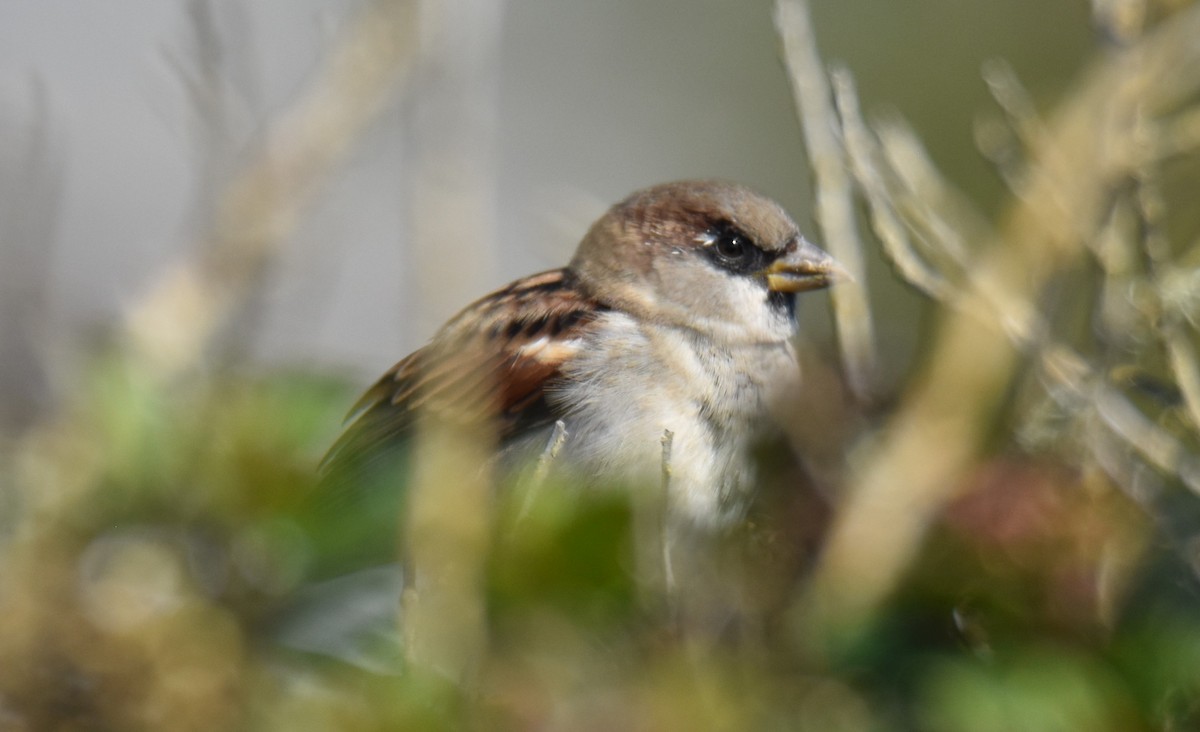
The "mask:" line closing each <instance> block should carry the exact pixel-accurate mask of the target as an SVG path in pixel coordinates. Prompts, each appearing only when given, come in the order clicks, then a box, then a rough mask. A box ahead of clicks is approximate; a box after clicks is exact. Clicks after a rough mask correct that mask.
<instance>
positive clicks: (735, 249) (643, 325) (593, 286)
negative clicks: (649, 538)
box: [323, 180, 842, 528]
mask: <svg viewBox="0 0 1200 732" xmlns="http://www.w3.org/2000/svg"><path fill="white" fill-rule="evenodd" d="M841 273H842V270H841V269H840V267H839V266H838V264H837V263H836V262H835V261H834V260H833V259H832V258H831V257H830V256H829V255H828V254H826V253H825V252H824V251H822V250H821V249H819V248H817V247H816V246H814V245H813V244H811V243H810V242H809V241H807V240H806V239H805V238H804V237H803V236H802V235H801V233H800V231H799V229H798V228H797V226H796V224H795V223H794V222H793V221H792V219H791V218H790V217H789V216H788V214H787V213H786V212H785V211H784V209H783V208H782V207H781V206H779V204H777V203H775V202H774V201H772V200H770V199H769V198H766V197H764V196H762V195H760V194H758V193H755V192H753V191H752V190H750V189H748V188H746V187H744V186H741V185H738V184H733V183H728V182H721V181H710V180H685V181H679V182H673V183H666V184H662V185H657V186H653V187H650V188H646V189H644V190H640V191H637V192H635V193H633V194H632V195H630V196H629V197H628V198H626V199H625V200H623V201H621V202H620V203H618V204H616V205H615V206H613V207H612V208H611V209H609V210H608V212H607V213H605V214H604V215H603V216H602V217H601V218H600V219H599V220H598V221H596V222H595V223H594V224H593V225H592V226H591V228H590V229H589V231H588V232H587V234H586V235H585V236H584V237H583V240H582V241H581V242H580V244H579V246H578V249H577V251H576V252H575V255H574V257H573V258H572V259H571V261H570V263H569V264H568V265H567V266H566V267H563V268H561V269H554V270H550V271H547V272H542V273H539V274H534V275H531V276H529V277H525V278H524V279H520V280H517V281H515V282H513V283H511V284H509V285H507V286H505V287H502V288H500V289H499V290H496V291H495V292H493V293H491V294H489V295H486V296H484V297H483V298H481V299H479V300H477V301H475V302H474V303H472V304H470V305H468V306H467V307H466V308H465V309H463V310H462V311H461V312H459V313H458V314H457V315H456V316H454V317H453V318H452V319H451V320H450V321H449V322H448V323H446V324H445V326H443V327H442V328H441V329H440V330H439V331H438V332H437V334H436V335H435V336H434V337H433V339H432V340H431V342H430V343H429V344H428V345H426V346H425V347H423V348H421V349H420V350H418V351H416V352H414V353H412V354H411V355H409V356H408V357H406V358H404V359H403V360H401V361H400V362H399V363H397V364H396V365H395V366H394V367H393V368H392V369H391V370H389V371H388V372H387V373H386V374H384V375H383V377H382V378H380V379H379V380H378V382H376V383H375V385H374V386H372V387H371V388H370V389H369V390H368V391H367V392H366V393H365V394H364V395H363V397H362V398H361V399H360V400H359V402H358V403H357V405H356V406H355V407H354V408H353V410H352V411H351V415H352V417H351V420H352V421H351V422H350V424H349V427H348V428H347V429H346V430H345V432H344V433H343V434H342V436H341V437H340V438H339V439H338V440H337V441H336V443H335V444H334V445H333V447H332V448H331V449H330V451H329V453H328V454H327V456H326V458H325V460H324V465H323V470H324V471H325V472H326V473H339V472H349V473H354V472H355V471H358V472H361V468H362V466H364V465H372V464H376V465H380V464H384V463H385V462H386V461H383V460H382V459H381V458H380V456H393V457H394V456H396V455H397V454H403V450H404V446H405V445H406V444H407V443H408V441H409V440H410V438H411V437H412V434H413V432H414V429H415V427H416V415H417V414H418V412H420V411H421V410H422V409H435V410H436V411H438V412H439V413H442V414H454V415H455V416H456V417H457V418H468V419H469V418H478V419H489V420H492V424H493V425H494V428H495V431H496V434H497V436H498V446H499V449H498V454H497V455H498V459H499V460H500V461H501V462H502V463H503V464H504V465H510V466H511V465H517V464H520V463H521V462H522V461H528V460H530V459H536V458H537V457H538V455H539V454H541V453H542V452H543V451H544V450H545V448H546V446H547V444H548V441H549V440H550V439H551V436H552V434H553V433H554V429H555V425H556V423H558V422H560V421H561V423H562V425H563V427H565V430H566V437H565V441H563V442H562V443H561V450H560V452H559V453H558V454H557V455H556V457H555V458H554V462H555V465H556V466H562V468H563V469H564V470H565V471H567V473H566V474H568V475H571V476H574V477H575V478H576V479H578V480H579V481H580V482H584V483H588V484H601V485H602V484H606V483H607V484H608V485H618V484H619V485H632V486H636V485H641V484H653V485H655V486H661V485H662V480H663V478H662V475H663V457H664V453H663V448H662V443H661V440H662V438H663V435H664V433H665V432H666V431H669V432H670V433H671V435H672V438H671V442H672V449H671V459H670V465H669V469H670V478H669V481H668V483H667V485H668V489H667V505H668V515H669V516H671V517H673V518H675V519H678V520H682V521H683V522H685V523H686V524H688V525H691V526H695V527H704V528H719V527H722V526H728V525H730V524H731V523H732V522H735V521H737V520H738V518H739V517H741V516H742V515H743V514H744V511H745V508H746V506H747V501H748V499H749V498H750V497H751V495H752V491H753V487H754V481H755V468H754V462H753V460H752V456H751V448H752V447H753V445H754V444H755V442H756V440H757V438H758V437H759V436H760V435H762V434H763V430H764V429H765V428H766V427H767V425H768V424H769V419H768V417H769V415H768V410H769V406H770V404H771V402H772V400H773V399H774V398H775V397H776V395H777V394H778V393H779V392H780V391H781V390H782V389H784V388H786V387H787V386H788V385H789V384H790V383H791V382H793V381H794V380H795V379H798V378H799V370H798V366H797V363H796V354H795V350H794V345H793V337H794V336H795V335H796V330H797V325H796V296H797V295H798V294H799V293H802V292H806V291H810V290H817V289H820V288H824V287H827V286H828V285H830V284H831V283H832V282H834V281H835V280H836V279H838V278H839V276H840V275H841ZM480 393H482V394H483V395H484V398H482V399H481V398H478V394H480ZM387 464H389V465H392V466H395V465H396V463H387ZM397 469H398V468H397Z"/></svg>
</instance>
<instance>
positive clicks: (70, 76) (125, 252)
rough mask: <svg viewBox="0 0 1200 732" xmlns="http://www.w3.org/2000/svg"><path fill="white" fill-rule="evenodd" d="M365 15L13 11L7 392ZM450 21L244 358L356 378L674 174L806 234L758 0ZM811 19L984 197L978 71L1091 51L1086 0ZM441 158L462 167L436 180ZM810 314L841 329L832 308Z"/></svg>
mask: <svg viewBox="0 0 1200 732" xmlns="http://www.w3.org/2000/svg"><path fill="white" fill-rule="evenodd" d="M359 6H361V3H357V2H349V1H343V0H322V1H320V2H315V1H314V2H308V1H303V2H295V1H293V0H287V1H284V0H263V1H261V2H254V3H215V2H208V3H206V2H184V1H182V0H180V1H178V2H160V1H158V0H141V1H138V0H134V1H132V2H128V3H121V4H119V5H112V4H85V5H80V4H79V3H73V2H66V1H59V0H11V1H10V2H5V3H3V6H2V7H0V99H2V100H3V106H2V107H0V110H2V115H0V125H2V127H0V132H2V136H0V154H2V155H3V158H2V159H3V161H4V165H3V168H2V170H0V176H2V177H0V185H2V186H3V188H2V189H0V190H2V191H3V196H2V199H0V200H2V201H3V205H4V210H3V220H2V221H0V231H2V232H3V236H2V239H0V241H2V242H3V245H2V248H0V279H2V282H0V290H2V291H3V293H4V294H3V295H0V297H3V303H4V307H3V309H2V313H0V317H3V319H4V322H5V325H4V327H3V329H2V330H0V333H3V338H4V343H3V346H2V348H0V352H3V354H4V363H5V364H6V367H5V371H4V377H3V378H4V384H5V388H4V389H3V394H4V395H5V397H4V398H5V400H6V401H9V402H11V401H12V400H14V399H15V400H21V401H28V400H37V401H38V403H39V404H44V403H46V402H45V399H46V398H47V395H48V393H53V392H54V391H55V390H56V389H60V388H63V384H61V383H60V381H59V380H61V379H65V378H67V376H68V374H69V373H70V368H69V367H68V366H67V364H69V363H71V361H72V359H73V358H74V356H75V355H77V353H78V348H79V343H80V342H81V341H86V340H87V338H88V334H89V333H93V332H95V331H96V330H97V329H101V330H103V329H105V328H108V327H111V325H112V324H113V323H115V322H118V321H120V320H121V318H122V317H124V316H126V315H127V314H128V309H129V308H130V307H131V306H132V304H133V303H135V302H137V301H138V298H140V297H142V296H144V295H145V294H146V293H147V292H148V290H149V289H150V287H151V285H152V283H154V282H155V281H156V278H159V277H161V276H162V275H163V272H164V271H166V270H167V269H168V268H169V267H170V266H172V265H173V264H177V263H178V262H180V261H181V260H182V259H183V258H185V257H187V256H189V254H192V253H194V252H195V250H196V248H197V247H199V246H202V242H203V241H204V239H205V238H206V237H207V236H208V235H209V228H210V227H211V225H212V216H213V208H214V205H215V203H214V201H215V198H216V197H217V196H218V195H219V192H220V191H221V190H222V186H223V185H226V184H227V183H228V182H229V180H230V179H231V177H232V176H233V175H234V174H235V173H237V172H238V171H239V169H240V166H241V165H242V164H243V163H244V162H245V161H246V160H249V159H252V157H253V156H254V155H256V154H258V153H259V152H260V151H261V148H262V146H263V145H264V144H266V141H267V140H268V139H269V138H270V136H271V135H272V134H273V132H275V131H276V130H277V129H278V127H279V117H280V116H281V114H282V113H283V112H284V111H285V110H286V109H287V108H288V107H289V105H292V104H294V103H295V102H296V101H297V99H298V98H299V97H300V96H301V95H302V94H303V92H304V90H305V89H306V88H308V86H310V85H311V83H312V77H313V75H314V74H316V73H317V72H318V70H319V69H320V66H321V64H322V63H323V62H324V61H326V60H327V55H328V54H329V53H330V49H331V46H332V44H333V43H334V41H335V40H336V39H337V38H339V33H344V31H345V30H346V27H347V25H348V24H349V23H351V21H352V18H353V17H354V14H355V12H356V11H358V10H360V7H359ZM442 12H444V13H445V14H451V13H456V14H458V15H459V16H460V17H457V18H455V23H457V24H458V25H457V27H458V30H456V31H454V34H455V35H453V37H450V35H451V34H449V33H446V34H445V35H446V36H447V37H445V38H441V39H440V40H438V41H437V42H438V43H443V44H447V47H450V48H454V49H456V50H455V58H456V61H455V64H456V67H455V68H453V69H449V70H447V69H439V68H432V67H434V66H437V63H440V62H437V63H435V62H430V64H429V66H430V68H426V69H424V70H423V71H422V70H418V71H417V74H416V77H415V78H414V79H413V80H412V83H411V86H408V87H407V88H406V89H405V90H404V92H403V93H399V86H397V88H396V90H395V91H396V92H397V94H396V98H393V99H389V100H388V101H387V102H386V103H385V104H386V106H385V107H384V109H383V110H381V112H380V114H379V116H378V118H377V119H374V120H372V121H371V123H370V124H369V125H368V126H367V128H366V129H365V130H364V131H363V133H362V134H361V135H360V136H358V137H357V138H356V139H355V140H354V142H353V144H352V146H351V148H350V149H349V150H348V151H347V154H346V157H345V158H344V159H342V160H339V161H338V162H337V164H336V165H335V166H334V167H333V169H332V170H330V171H328V174H327V175H325V176H324V177H323V179H322V181H321V188H320V190H319V192H318V193H316V195H315V196H314V198H313V200H312V201H311V203H310V204H309V205H307V206H306V208H305V210H304V211H303V213H302V219H303V220H302V222H300V223H298V224H297V225H296V227H295V230H294V231H292V232H291V233H290V234H289V236H288V238H287V242H286V244H285V245H284V246H282V247H281V248H280V249H279V251H278V252H277V253H276V254H275V255H274V256H273V261H272V262H271V264H270V266H269V270H268V271H267V272H265V273H264V281H263V288H264V291H263V294H262V295H261V302H260V303H259V304H258V306H257V308H256V310H255V314H254V324H253V326H252V327H253V330H254V335H253V338H250V339H249V342H250V344H251V345H250V346H249V351H250V355H251V356H252V360H253V361H254V362H256V363H269V364H275V365H279V364H290V365H311V366H314V367H320V368H325V369H332V370H337V371H340V372H342V373H345V374H347V375H350V376H352V377H353V378H355V379H358V380H360V381H363V382H364V383H365V380H366V379H369V378H372V377H374V376H375V375H377V374H378V373H381V372H382V370H383V369H385V368H386V367H388V366H390V365H391V363H393V362H394V361H395V360H397V359H398V358H399V357H400V356H402V355H403V354H405V353H407V352H408V351H410V350H412V349H413V348H415V347H417V346H419V345H420V344H421V343H423V342H424V340H425V339H426V338H427V337H428V336H429V335H430V334H431V333H432V331H433V329H434V328H436V327H437V325H439V324H440V323H441V322H443V321H444V320H445V318H446V317H447V316H449V315H450V314H451V313H452V312H453V311H454V310H456V309H457V308H458V307H461V306H462V305H463V304H465V303H466V302H469V301H470V300H471V299H474V298H475V297H477V296H478V295H479V294H481V293H483V292H486V291H487V290H488V289H490V288H492V287H494V286H497V285H499V284H502V283H504V282H507V281H509V280H511V279H513V278H515V277H517V276H520V275H523V274H527V273H530V272H533V271H537V270H540V269H547V268H551V267H555V266H560V265H561V264H562V263H564V262H565V261H566V260H567V259H568V258H569V257H570V255H571V252H572V250H573V248H574V245H575V243H576V242H577V241H578V239H579V237H580V236H581V234H582V232H583V231H585V229H586V227H587V225H588V224H589V223H590V222H591V221H592V220H593V219H594V218H595V217H596V216H597V215H598V214H599V213H600V212H602V211H603V209H604V208H605V207H607V206H608V205H610V204H611V203H614V202H615V201H617V200H619V199H620V198H622V197H624V196H625V195H627V194H628V193H630V192H631V191H633V190H635V189H637V188H639V187H642V186H645V185H649V184H652V183H656V182H661V181H664V180H671V179H676V178H682V177H722V178H729V179H733V180H738V181H742V182H744V183H746V184H749V185H751V186H754V187H756V188H759V189H761V190H762V191H763V192H765V193H767V194H769V195H771V196H774V197H776V198H778V199H779V200H780V201H781V202H783V203H784V205H785V206H786V207H787V208H788V209H789V210H791V211H792V212H793V214H794V215H795V216H796V217H797V219H798V220H799V221H800V222H801V224H802V226H804V228H806V230H808V231H813V226H812V220H811V190H810V186H809V183H810V173H809V172H808V168H807V165H806V162H805V158H804V150H803V138H802V136H801V132H800V127H799V124H798V122H797V118H796V114H795V111H794V105H793V103H792V100H791V94H790V91H789V82H788V78H787V75H786V73H785V71H784V68H783V64H782V61H781V58H780V54H779V42H778V40H777V37H776V35H775V31H774V28H773V26H772V22H771V3H770V2H767V1H766V0H755V1H754V2H731V1H728V0H700V2H653V3H641V2H610V3H600V4H594V3H587V4H579V3H575V4H564V3H555V2H550V1H549V0H545V1H539V0H516V1H514V2H506V3H493V2H486V3H485V2H479V3H470V2H457V3H447V4H446V9H445V10H444V11H442ZM814 13H815V16H816V17H815V21H814V22H815V26H816V30H817V35H818V41H819V43H820V44H821V47H822V52H823V54H824V55H825V57H826V58H827V59H828V60H830V61H840V62H842V63H845V64H846V65H847V66H848V67H849V68H850V69H851V70H852V71H853V72H854V73H855V75H856V76H857V77H858V80H859V84H860V87H861V93H862V97H863V104H864V106H865V107H866V108H867V110H869V111H871V110H888V109H895V110H898V111H899V112H900V113H902V114H903V115H904V116H905V117H906V118H907V119H908V120H909V121H910V122H911V123H912V125H913V126H914V127H915V128H916V130H917V131H918V132H919V133H920V134H921V136H922V137H923V138H924V139H925V140H926V141H927V144H928V146H929V149H930V152H931V154H932V156H933V158H934V159H935V160H936V161H937V162H938V163H939V164H940V165H942V166H944V168H945V170H946V172H947V174H948V175H949V176H950V177H951V179H953V180H955V181H956V182H958V183H959V184H960V185H962V186H963V187H964V188H966V189H967V191H968V192H969V193H970V194H971V195H972V196H974V197H976V199H977V200H978V201H979V202H980V204H981V205H982V206H984V207H985V208H986V207H991V206H994V205H995V201H996V199H997V197H998V195H999V193H1000V191H1001V184H1000V182H999V180H998V178H997V176H996V175H995V174H994V172H992V171H991V169H990V167H989V166H988V165H987V164H986V163H985V162H984V161H983V160H982V159H981V158H980V156H979V155H978V153H977V152H976V151H975V145H974V141H973V138H972V123H973V120H975V118H976V117H977V116H979V115H980V114H982V113H984V112H985V111H986V108H987V90H986V87H985V85H984V83H983V82H982V81H981V78H980V73H979V72H980V67H981V64H982V63H983V62H984V61H986V60H988V59H991V58H994V57H1002V58H1005V59H1008V60H1009V61H1010V62H1011V63H1012V64H1013V66H1014V67H1015V69H1016V70H1017V72H1018V73H1019V74H1020V76H1021V78H1022V79H1023V80H1024V82H1025V83H1026V84H1027V85H1028V86H1029V88H1030V89H1031V90H1032V91H1033V93H1035V94H1036V95H1038V96H1039V97H1041V98H1046V99H1052V98H1053V97H1054V94H1055V93H1056V92H1057V91H1059V90H1061V88H1062V87H1063V86H1064V85H1065V84H1066V83H1067V82H1068V81H1069V80H1070V79H1072V78H1073V75H1074V74H1075V72H1076V71H1077V70H1078V68H1079V66H1080V64H1081V63H1082V61H1083V59H1084V58H1086V56H1087V53H1088V52H1089V50H1090V49H1091V48H1092V46H1093V43H1094V35H1093V34H1092V33H1091V32H1090V29H1089V21H1088V7H1087V4H1086V3H1084V2H1082V1H1081V0H1080V1H1077V2H1067V1H1063V2H1051V3H1046V2H1038V1H1037V0H1019V1H1014V2H1005V3H995V2H987V1H986V0H915V1H913V2H905V3H879V2H870V1H869V0H852V1H849V2H838V3H817V4H816V7H815V8H814ZM427 32H429V33H432V32H433V31H428V29H427ZM455 44H457V45H455ZM464 49H465V51H464ZM430 88H432V89H433V91H432V92H431V91H430ZM446 149H450V150H452V151H453V152H454V154H455V155H460V156H462V160H463V161H466V162H465V164H466V165H467V167H468V168H469V169H468V170H467V171H465V172H463V173H448V172H445V171H442V172H441V173H437V172H434V173H430V171H429V170H428V167H427V161H428V160H429V159H431V158H435V157H436V156H437V155H438V154H439V153H438V151H439V150H443V151H444V150H446ZM460 164H463V163H462V161H460ZM439 174H440V175H442V176H443V178H444V179H449V180H460V181H461V180H462V179H464V178H465V177H470V180H469V183H470V185H471V186H473V190H478V191H481V192H483V193H485V194H486V195H485V196H483V197H482V201H483V203H482V204H481V206H482V208H481V210H478V211H475V212H474V214H473V215H474V216H475V217H476V221H475V222H474V223H473V226H474V229H473V230H472V231H473V232H474V233H482V234H483V235H485V236H486V239H485V240H482V241H479V240H477V239H478V237H477V236H471V237H469V238H468V240H467V241H465V242H464V241H460V240H458V239H456V238H455V236H456V234H455V232H449V233H446V232H439V230H438V229H436V228H435V229H432V230H431V229H428V228H420V227H419V226H417V225H415V224H414V222H413V216H412V215H411V214H412V213H413V206H414V187H415V186H417V185H419V184H420V183H421V182H422V181H425V184H426V185H427V182H428V180H429V177H430V176H431V175H433V176H437V175H439ZM455 176H458V178H455ZM460 215H461V214H460ZM430 233H434V234H437V233H443V234H444V235H443V236H441V237H438V236H430V235H429V234H430ZM464 247H467V248H468V249H467V250H466V251H464ZM464 260H466V261H465V263H464ZM427 264H429V265H430V266H433V267H434V268H435V269H433V270H429V269H428V267H425V269H424V270H423V269H422V267H423V266H424V265H427ZM450 265H454V266H453V267H450ZM876 265H878V262H876ZM423 271H424V272H432V274H428V273H426V274H422V272H423ZM451 271H452V272H453V276H450V274H451ZM431 280H434V281H431ZM871 287H872V291H873V298H874V301H875V302H876V303H877V304H878V305H879V307H878V311H879V312H878V317H879V318H880V319H881V320H880V326H879V332H880V336H881V338H882V340H883V343H884V347H885V348H886V349H887V357H886V358H884V359H882V361H883V363H884V364H885V365H886V368H887V369H888V371H889V372H891V373H892V374H893V378H894V376H895V375H896V374H898V373H901V372H903V370H904V368H905V366H906V364H907V363H908V360H909V357H910V355H911V350H912V348H913V344H914V338H915V334H916V333H917V332H918V329H919V309H918V307H917V305H916V303H915V301H914V298H912V297H911V296H910V295H909V293H908V292H907V290H906V289H905V288H904V287H902V286H898V285H897V284H895V283H894V279H893V277H892V276H891V275H890V273H889V272H888V270H887V269H886V268H885V267H882V266H873V267H872V281H871ZM813 299H816V298H813ZM806 305H808V303H806ZM822 307H823V305H822V304H816V303H813V304H812V305H811V306H809V307H807V309H808V310H810V311H820V309H821V308H822ZM806 323H807V326H808V328H809V329H810V331H812V332H815V333H819V334H821V335H820V337H822V338H825V339H828V337H829V326H828V317H827V316H826V315H823V314H820V313H817V314H814V313H810V314H808V315H807V316H806ZM14 362H16V363H14ZM12 408H13V407H11V406H10V407H8V409H12Z"/></svg>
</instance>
